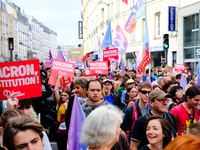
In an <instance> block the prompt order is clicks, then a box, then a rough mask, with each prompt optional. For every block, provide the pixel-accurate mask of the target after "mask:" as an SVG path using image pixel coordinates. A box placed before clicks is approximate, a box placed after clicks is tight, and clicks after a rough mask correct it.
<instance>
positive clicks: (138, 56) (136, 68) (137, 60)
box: [134, 51, 141, 72]
mask: <svg viewBox="0 0 200 150" xmlns="http://www.w3.org/2000/svg"><path fill="white" fill-rule="evenodd" d="M140 63H141V59H140V55H139V52H138V51H137V52H136V60H135V67H134V70H135V71H136V72H138V66H139V65H140Z"/></svg>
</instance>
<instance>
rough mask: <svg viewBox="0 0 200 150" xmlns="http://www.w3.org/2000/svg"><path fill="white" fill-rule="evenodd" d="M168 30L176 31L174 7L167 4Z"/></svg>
mask: <svg viewBox="0 0 200 150" xmlns="http://www.w3.org/2000/svg"><path fill="white" fill-rule="evenodd" d="M168 31H176V7H174V6H169V9H168Z"/></svg>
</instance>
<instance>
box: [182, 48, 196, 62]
mask: <svg viewBox="0 0 200 150" xmlns="http://www.w3.org/2000/svg"><path fill="white" fill-rule="evenodd" d="M194 56H195V52H194V48H185V49H184V59H194V58H195V57H194Z"/></svg>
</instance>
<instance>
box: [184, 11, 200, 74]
mask: <svg viewBox="0 0 200 150" xmlns="http://www.w3.org/2000/svg"><path fill="white" fill-rule="evenodd" d="M183 23H184V27H183V35H184V36H183V53H184V55H183V56H184V64H185V67H188V68H190V69H195V70H196V67H197V61H198V58H197V57H198V56H199V52H200V46H199V14H198V13H197V14H193V15H190V16H187V17H184V18H183Z"/></svg>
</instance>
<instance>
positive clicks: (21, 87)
mask: <svg viewBox="0 0 200 150" xmlns="http://www.w3.org/2000/svg"><path fill="white" fill-rule="evenodd" d="M33 89H34V91H33ZM14 92H18V94H17V95H16V96H15V97H17V98H18V99H19V100H21V99H27V98H33V97H40V96H42V89H41V79H40V65H39V60H38V59H35V60H28V61H16V62H6V63H0V100H7V98H8V97H9V95H10V94H12V93H14Z"/></svg>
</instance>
